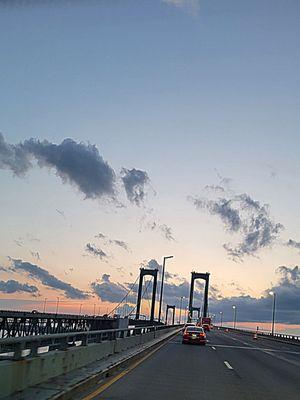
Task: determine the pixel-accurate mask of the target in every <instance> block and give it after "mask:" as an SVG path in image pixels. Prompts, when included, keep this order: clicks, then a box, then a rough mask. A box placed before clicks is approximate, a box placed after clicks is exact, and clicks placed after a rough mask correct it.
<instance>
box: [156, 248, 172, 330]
mask: <svg viewBox="0 0 300 400" xmlns="http://www.w3.org/2000/svg"><path fill="white" fill-rule="evenodd" d="M168 258H173V256H166V257H164V260H163V267H162V273H161V285H160V298H159V311H158V322H160V319H161V307H162V296H163V288H164V278H165V266H166V260H167V259H168Z"/></svg>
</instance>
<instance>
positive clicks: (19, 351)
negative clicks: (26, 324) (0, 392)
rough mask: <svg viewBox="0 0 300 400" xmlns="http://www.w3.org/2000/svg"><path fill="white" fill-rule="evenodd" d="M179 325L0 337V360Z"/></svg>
mask: <svg viewBox="0 0 300 400" xmlns="http://www.w3.org/2000/svg"><path fill="white" fill-rule="evenodd" d="M180 326H181V325H162V326H154V325H153V326H152V325H151V326H146V327H137V328H136V327H135V328H127V329H107V330H97V331H83V332H68V333H58V334H52V335H33V336H25V337H13V338H5V339H0V360H1V359H2V360H3V359H12V360H21V359H24V358H26V357H36V356H38V355H39V354H42V353H46V352H49V351H55V350H67V349H68V348H70V347H74V346H76V347H78V346H87V345H88V344H91V343H101V342H103V341H111V340H116V339H122V338H128V337H131V336H136V335H144V334H146V333H150V332H153V333H154V336H153V337H154V338H155V335H156V332H158V331H161V330H166V329H170V328H176V327H178V328H180ZM0 362H1V361H0Z"/></svg>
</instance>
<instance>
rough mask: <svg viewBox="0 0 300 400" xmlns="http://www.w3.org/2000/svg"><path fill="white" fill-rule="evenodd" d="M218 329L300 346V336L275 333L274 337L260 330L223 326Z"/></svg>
mask: <svg viewBox="0 0 300 400" xmlns="http://www.w3.org/2000/svg"><path fill="white" fill-rule="evenodd" d="M217 328H221V329H223V330H224V329H225V330H226V329H228V330H229V331H232V332H242V333H246V334H249V335H254V334H255V333H256V334H257V335H258V336H262V337H267V338H269V339H282V340H286V341H289V342H293V343H296V344H298V343H299V344H300V336H297V335H286V334H283V333H274V335H272V333H271V332H262V331H260V330H258V331H257V330H247V329H239V328H230V327H228V326H222V327H220V326H219V327H218V326H217Z"/></svg>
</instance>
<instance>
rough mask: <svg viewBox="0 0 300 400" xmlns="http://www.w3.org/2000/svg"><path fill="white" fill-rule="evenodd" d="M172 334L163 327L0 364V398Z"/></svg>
mask: <svg viewBox="0 0 300 400" xmlns="http://www.w3.org/2000/svg"><path fill="white" fill-rule="evenodd" d="M175 330H178V327H170V328H167V327H166V328H165V329H162V330H157V331H151V332H147V333H143V334H135V335H132V336H129V337H124V338H117V339H113V340H107V341H103V342H100V343H91V344H88V345H85V346H79V347H69V348H67V349H65V350H55V351H49V352H48V353H44V354H40V355H38V356H33V357H28V358H23V359H20V360H1V361H0V398H3V397H6V396H9V395H11V394H13V393H16V392H19V391H22V390H24V389H26V388H28V387H30V386H34V385H37V384H39V383H42V382H45V381H47V380H49V379H51V378H54V377H57V376H60V375H63V374H66V373H68V372H71V371H73V370H75V369H77V368H80V367H83V366H86V365H88V364H91V363H93V362H95V361H98V360H103V359H105V358H107V357H109V356H110V355H112V354H115V353H121V352H123V351H125V350H128V349H130V348H134V347H136V346H139V345H141V344H143V343H146V342H149V341H151V340H153V339H154V338H159V337H161V336H165V335H166V334H167V333H168V332H172V331H173V332H174V331H175Z"/></svg>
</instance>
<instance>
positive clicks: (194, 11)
mask: <svg viewBox="0 0 300 400" xmlns="http://www.w3.org/2000/svg"><path fill="white" fill-rule="evenodd" d="M162 1H163V3H166V4H169V5H172V6H175V7H178V8H181V9H183V10H184V11H186V12H188V13H189V14H191V15H194V16H196V15H198V13H199V11H200V0H162Z"/></svg>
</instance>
